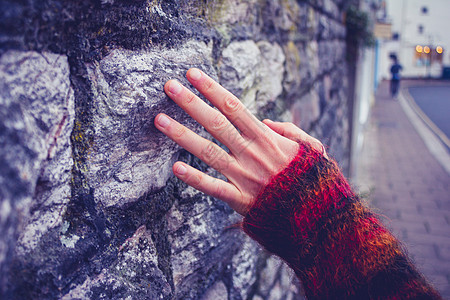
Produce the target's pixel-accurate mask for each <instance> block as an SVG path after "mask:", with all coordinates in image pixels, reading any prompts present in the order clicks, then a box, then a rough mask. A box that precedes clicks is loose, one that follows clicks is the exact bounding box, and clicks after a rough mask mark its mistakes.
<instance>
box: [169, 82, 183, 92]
mask: <svg viewBox="0 0 450 300" xmlns="http://www.w3.org/2000/svg"><path fill="white" fill-rule="evenodd" d="M181 89H182V86H181V84H179V83H178V81H176V80H172V81H171V82H170V84H169V92H171V93H172V94H174V95H176V94H179V93H180V92H181Z"/></svg>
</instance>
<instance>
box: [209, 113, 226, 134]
mask: <svg viewBox="0 0 450 300" xmlns="http://www.w3.org/2000/svg"><path fill="white" fill-rule="evenodd" d="M227 126H228V120H227V118H225V116H224V115H222V114H221V113H218V114H216V116H215V117H214V118H213V119H212V121H211V129H213V130H215V131H219V130H223V129H225V128H226V127H227Z"/></svg>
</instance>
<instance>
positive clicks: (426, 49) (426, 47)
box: [423, 46, 430, 54]
mask: <svg viewBox="0 0 450 300" xmlns="http://www.w3.org/2000/svg"><path fill="white" fill-rule="evenodd" d="M423 52H425V53H427V54H428V53H430V47H428V46H425V47H423Z"/></svg>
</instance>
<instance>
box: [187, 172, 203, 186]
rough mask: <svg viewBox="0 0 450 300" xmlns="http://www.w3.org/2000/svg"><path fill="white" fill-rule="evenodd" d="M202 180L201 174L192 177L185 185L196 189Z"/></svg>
mask: <svg viewBox="0 0 450 300" xmlns="http://www.w3.org/2000/svg"><path fill="white" fill-rule="evenodd" d="M202 180H203V174H202V173H199V174H195V175H192V176H191V177H190V178H189V180H188V181H186V183H187V184H189V185H192V186H193V187H198V186H199V185H200V184H201V182H202Z"/></svg>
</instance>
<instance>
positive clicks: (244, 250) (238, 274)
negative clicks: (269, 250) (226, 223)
mask: <svg viewBox="0 0 450 300" xmlns="http://www.w3.org/2000/svg"><path fill="white" fill-rule="evenodd" d="M259 251H260V250H259V248H258V247H257V246H256V244H255V242H254V241H252V240H251V239H250V238H248V237H246V238H245V240H244V241H243V244H242V247H241V248H240V251H239V252H238V253H237V254H236V255H235V256H234V257H233V260H232V262H233V273H232V275H233V289H234V290H235V291H236V292H237V293H238V294H239V296H240V297H241V299H247V297H248V292H249V290H250V287H251V286H252V285H253V284H254V283H255V280H256V273H257V269H256V266H257V260H258V253H259Z"/></svg>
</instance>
